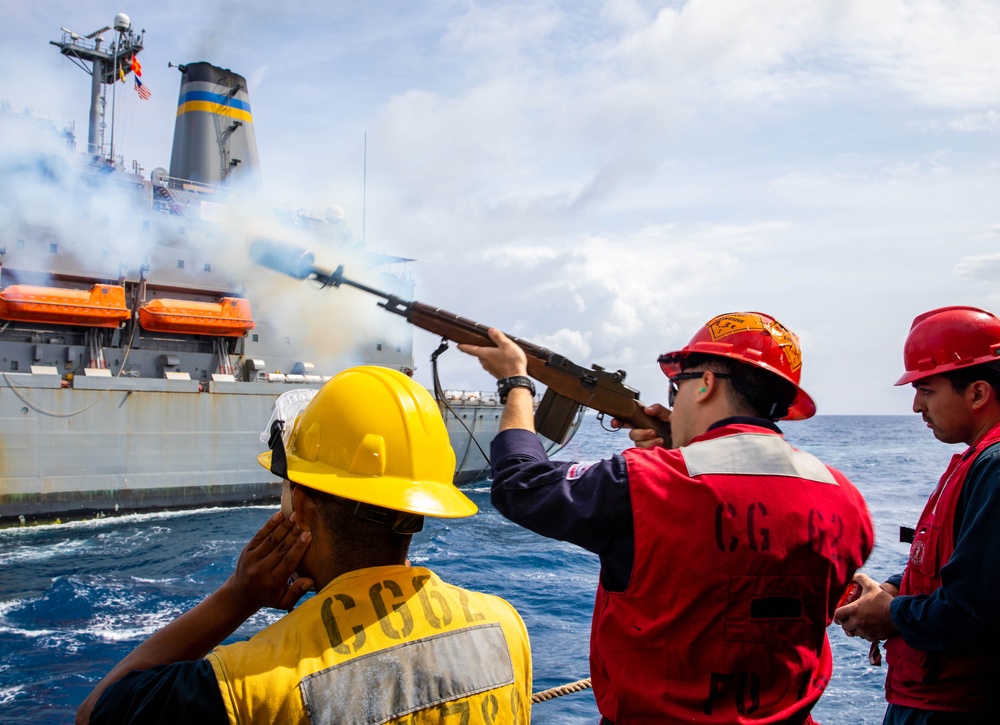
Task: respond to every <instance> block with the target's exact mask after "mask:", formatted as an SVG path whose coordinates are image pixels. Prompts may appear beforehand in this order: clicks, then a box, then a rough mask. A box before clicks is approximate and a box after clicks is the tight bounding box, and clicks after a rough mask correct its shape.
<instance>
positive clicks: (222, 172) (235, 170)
mask: <svg viewBox="0 0 1000 725" xmlns="http://www.w3.org/2000/svg"><path fill="white" fill-rule="evenodd" d="M179 68H180V71H181V91H180V96H179V98H178V100H177V121H176V122H175V124H174V146H173V151H172V153H171V155H170V176H172V177H173V178H175V179H181V180H187V181H194V182H197V183H200V184H211V185H218V186H229V185H232V184H233V183H234V182H238V183H240V184H244V185H248V186H250V187H251V188H255V189H256V188H260V170H259V163H258V159H257V138H256V136H255V135H254V131H253V117H252V116H251V114H250V96H249V94H248V92H247V82H246V79H245V78H244V77H243V76H241V75H238V74H236V73H233V72H232V71H229V70H226V69H224V68H219V67H217V66H214V65H212V64H211V63H189V64H187V65H182V66H179Z"/></svg>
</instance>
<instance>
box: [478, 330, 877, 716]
mask: <svg viewBox="0 0 1000 725" xmlns="http://www.w3.org/2000/svg"><path fill="white" fill-rule="evenodd" d="M490 338H491V340H493V342H494V343H495V344H496V347H475V346H470V345H460V348H461V349H462V350H464V351H465V352H468V353H470V354H472V355H475V356H476V357H478V358H479V359H480V361H481V362H482V365H483V367H484V368H485V369H486V370H487V371H488V372H490V373H491V374H493V375H494V376H495V377H497V378H499V379H500V380H499V383H498V387H499V389H501V390H503V391H505V393H506V403H505V405H504V412H503V416H502V418H501V423H500V427H501V432H500V434H499V435H498V436H497V437H496V438H495V439H494V441H493V444H492V456H491V458H492V466H493V487H492V501H493V504H494V505H495V506H496V508H497V509H498V510H499V511H500V512H501V513H502V514H503V515H504V516H506V517H507V518H509V519H510V520H512V521H514V522H516V523H519V524H521V525H522V526H525V527H527V528H529V529H531V530H533V531H535V532H537V533H539V534H542V535H544V536H548V537H550V538H554V539H559V540H562V541H568V542H570V543H573V544H576V545H578V546H581V547H583V548H584V549H587V550H588V551H591V552H593V553H596V554H597V555H598V556H599V557H600V560H601V576H600V582H599V585H598V590H597V597H596V602H595V606H594V615H593V624H592V629H591V643H590V675H591V679H592V681H593V686H594V695H595V697H596V700H597V705H598V708H599V709H600V711H601V715H602V716H603V719H604V720H603V721H604V722H605V723H650V722H656V723H689V722H698V723H719V724H722V723H726V724H732V723H753V722H767V723H794V724H796V725H797V724H799V723H809V722H812V720H811V717H810V714H809V713H810V711H811V709H812V707H813V706H814V705H815V704H816V701H817V700H818V699H819V697H820V695H821V694H822V693H823V690H824V688H825V687H826V685H827V682H828V681H829V678H830V674H831V670H832V657H831V653H830V645H829V642H828V641H827V638H826V627H827V625H829V623H830V622H831V620H832V616H833V611H834V609H835V608H836V603H837V599H838V597H839V596H840V594H841V592H842V591H843V590H844V588H845V587H846V586H847V585H848V583H849V582H850V581H851V578H852V576H853V574H854V572H855V571H856V569H857V568H858V567H860V566H861V564H862V563H864V561H865V559H866V558H867V557H868V554H869V553H870V552H871V548H872V544H873V533H872V524H871V519H870V517H869V515H868V510H867V508H866V506H865V503H864V500H863V499H862V497H861V495H860V494H859V493H858V491H857V489H856V488H855V487H854V486H853V485H852V484H851V483H850V482H849V481H848V480H847V479H846V478H845V477H844V475H843V474H841V473H840V472H839V471H836V470H835V469H833V468H829V467H828V466H826V465H824V464H823V463H822V462H821V461H819V460H818V459H816V458H815V457H813V456H811V455H809V454H808V453H805V452H803V451H799V450H796V449H795V448H793V447H792V446H790V445H789V444H788V443H787V442H786V441H785V439H784V437H783V436H782V433H781V430H780V429H779V428H778V427H777V425H776V424H775V421H777V420H782V419H784V420H792V419H802V418H808V417H810V416H812V415H813V414H815V412H816V406H815V404H814V403H813V400H812V398H810V397H809V395H808V394H806V392H805V391H804V390H803V389H802V388H801V386H800V378H801V372H802V354H801V350H800V348H799V341H798V338H797V337H796V336H795V334H794V333H792V332H791V331H790V330H789V329H788V328H786V327H784V326H783V325H782V324H781V323H779V322H778V321H777V320H775V319H774V318H773V317H771V316H770V315H766V314H763V313H760V312H735V313H729V314H725V315H719V316H718V317H715V318H713V319H712V320H710V321H709V322H708V323H706V324H705V325H704V326H702V327H701V328H699V329H698V331H697V332H696V333H695V335H694V337H693V338H692V339H691V341H690V342H689V343H688V344H687V345H686V346H685V347H683V348H682V349H680V350H677V351H674V352H669V353H666V354H664V355H661V356H660V358H659V363H660V366H661V368H662V370H663V372H664V373H665V374H666V376H667V379H668V385H669V388H668V391H669V392H668V404H669V406H670V408H672V410H669V409H668V408H666V407H664V406H661V405H653V406H649V407H648V408H646V412H647V414H649V415H650V416H652V417H659V418H661V419H662V420H665V421H669V422H670V424H671V435H670V437H671V440H670V441H665V440H663V439H661V438H657V434H656V433H655V432H654V431H652V430H634V431H632V432H631V434H630V435H631V437H632V439H633V440H635V441H636V442H637V443H639V445H640V447H636V448H631V449H629V450H626V451H624V452H623V453H620V454H618V455H615V456H613V457H612V458H609V459H605V460H602V461H599V462H596V463H592V464H584V463H570V462H558V461H550V460H548V457H547V456H546V454H545V451H544V449H543V447H542V444H541V443H540V442H539V439H538V437H537V436H536V435H535V433H534V421H533V406H532V393H531V390H530V389H529V388H528V387H526V386H524V387H522V384H521V383H519V382H518V381H519V380H525V379H524V378H522V377H521V376H524V375H525V374H526V371H527V368H526V361H525V355H524V352H523V351H522V350H521V348H520V347H518V346H517V345H515V344H514V343H512V342H511V341H510V340H509V339H508V338H507V337H505V336H504V335H503V333H501V332H499V331H497V330H490ZM667 446H670V447H669V448H668V447H667Z"/></svg>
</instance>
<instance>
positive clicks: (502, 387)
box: [497, 375, 535, 403]
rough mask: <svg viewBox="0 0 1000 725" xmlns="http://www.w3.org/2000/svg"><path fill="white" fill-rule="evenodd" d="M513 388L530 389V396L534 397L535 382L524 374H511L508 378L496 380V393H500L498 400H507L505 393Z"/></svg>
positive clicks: (502, 401) (504, 401) (503, 401)
mask: <svg viewBox="0 0 1000 725" xmlns="http://www.w3.org/2000/svg"><path fill="white" fill-rule="evenodd" d="M514 388H527V389H528V390H530V391H531V397H535V384H534V383H533V382H531V378H529V377H527V376H525V375H511V376H510V377H509V378H500V379H499V380H497V393H498V394H499V395H500V402H501V403H506V402H507V394H508V393H510V391H511V390H513V389H514Z"/></svg>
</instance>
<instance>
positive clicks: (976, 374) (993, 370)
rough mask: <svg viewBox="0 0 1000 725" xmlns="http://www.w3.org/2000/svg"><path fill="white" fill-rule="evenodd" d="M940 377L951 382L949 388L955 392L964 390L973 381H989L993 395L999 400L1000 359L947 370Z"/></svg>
mask: <svg viewBox="0 0 1000 725" xmlns="http://www.w3.org/2000/svg"><path fill="white" fill-rule="evenodd" d="M941 377H943V378H945V379H946V380H948V382H949V383H951V388H952V390H954V391H955V392H956V393H962V392H965V389H966V388H968V387H969V386H970V385H972V384H973V383H974V382H976V381H978V380H982V381H983V382H986V383H989V386H990V387H991V388H993V395H994V396H995V397H996V398H997V400H1000V361H994V362H988V363H983V364H981V365H970V366H969V367H965V368H958V369H957V370H949V371H948V372H946V373H941Z"/></svg>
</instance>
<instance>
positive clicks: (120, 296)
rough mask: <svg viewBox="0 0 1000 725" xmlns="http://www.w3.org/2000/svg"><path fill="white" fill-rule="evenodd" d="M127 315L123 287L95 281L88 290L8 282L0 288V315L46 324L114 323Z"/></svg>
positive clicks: (18, 320)
mask: <svg viewBox="0 0 1000 725" xmlns="http://www.w3.org/2000/svg"><path fill="white" fill-rule="evenodd" d="M128 317H129V311H128V307H126V306H125V288H124V287H122V286H120V285H113V284H95V285H94V286H93V287H91V288H90V289H89V290H83V289H63V288H61V287H35V286H32V285H27V284H12V285H10V286H9V287H7V288H6V289H4V290H3V291H0V319H4V320H13V321H15V322H44V323H47V324H50V325H82V326H85V327H118V325H120V324H121V323H122V322H124V321H125V320H127V319H128Z"/></svg>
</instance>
